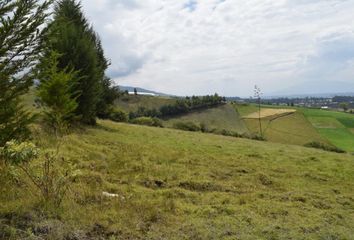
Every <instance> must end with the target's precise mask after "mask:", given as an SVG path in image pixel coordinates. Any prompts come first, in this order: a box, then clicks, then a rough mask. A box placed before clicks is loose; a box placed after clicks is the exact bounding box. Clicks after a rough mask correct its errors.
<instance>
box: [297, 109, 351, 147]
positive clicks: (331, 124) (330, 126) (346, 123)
mask: <svg viewBox="0 0 354 240" xmlns="http://www.w3.org/2000/svg"><path fill="white" fill-rule="evenodd" d="M301 111H302V112H303V113H304V115H305V116H306V118H307V119H308V120H309V121H310V122H311V124H312V125H313V126H314V127H315V128H316V129H317V130H318V132H319V133H320V134H321V135H322V136H323V137H325V138H326V139H328V140H329V141H330V142H331V143H333V144H334V145H336V146H337V147H339V148H342V149H344V150H347V151H350V152H354V134H353V131H352V128H353V127H354V115H353V114H348V113H342V112H333V111H325V110H319V109H301Z"/></svg>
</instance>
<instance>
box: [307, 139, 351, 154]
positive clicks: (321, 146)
mask: <svg viewBox="0 0 354 240" xmlns="http://www.w3.org/2000/svg"><path fill="white" fill-rule="evenodd" d="M304 146H305V147H310V148H318V149H322V150H325V151H329V152H336V153H345V151H344V150H342V149H340V148H338V147H335V146H330V145H327V144H323V143H320V142H315V141H314V142H309V143H306V144H305V145H304Z"/></svg>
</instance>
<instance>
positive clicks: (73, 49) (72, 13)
mask: <svg viewBox="0 0 354 240" xmlns="http://www.w3.org/2000/svg"><path fill="white" fill-rule="evenodd" d="M48 29H49V33H50V34H49V37H48V38H47V40H46V45H47V47H48V49H50V51H56V52H58V53H60V54H61V56H60V57H59V59H58V61H59V64H58V68H59V69H65V68H67V67H70V68H72V69H74V70H75V71H78V75H79V77H78V78H77V79H78V82H77V84H75V85H74V88H73V89H72V91H73V92H80V96H79V98H78V99H77V101H78V108H77V110H76V114H77V115H79V116H81V121H82V122H83V123H86V124H95V119H96V115H97V107H98V103H99V102H100V98H101V97H102V91H103V90H102V88H103V81H104V72H105V70H106V69H107V67H108V61H107V60H106V59H105V57H104V54H103V49H102V47H101V42H100V39H99V37H98V35H97V34H96V33H95V32H94V30H93V29H92V27H90V25H89V23H88V21H87V19H86V18H85V16H84V14H83V12H82V9H81V5H80V3H77V2H76V1H75V0H60V1H59V2H57V4H56V5H55V8H54V20H53V22H52V23H51V24H50V25H49V27H48ZM43 59H46V58H45V57H44V58H43Z"/></svg>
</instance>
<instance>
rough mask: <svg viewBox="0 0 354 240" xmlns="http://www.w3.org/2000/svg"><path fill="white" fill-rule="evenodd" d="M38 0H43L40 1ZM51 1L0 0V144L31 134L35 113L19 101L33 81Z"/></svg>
mask: <svg viewBox="0 0 354 240" xmlns="http://www.w3.org/2000/svg"><path fill="white" fill-rule="evenodd" d="M39 2H42V3H41V4H40V3H39ZM49 5H50V2H49V1H44V2H43V1H38V0H2V1H0V89H1V90H0V146H3V145H4V144H5V143H6V142H7V141H10V140H12V139H17V140H22V139H24V138H26V137H28V135H29V130H28V127H27V126H28V124H29V123H30V122H31V120H32V117H31V116H30V114H29V113H27V112H26V111H25V110H24V109H23V106H22V105H21V102H20V97H21V95H23V94H25V93H26V92H27V91H28V89H29V87H30V86H31V85H32V82H33V75H32V74H31V73H32V71H31V69H32V67H33V65H34V63H35V60H36V58H37V56H38V53H39V52H40V47H39V46H40V41H41V38H42V37H43V35H44V34H45V31H44V30H40V29H42V28H41V25H42V24H43V23H44V21H45V19H46V17H47V16H48V13H47V11H46V10H47V9H48V7H49Z"/></svg>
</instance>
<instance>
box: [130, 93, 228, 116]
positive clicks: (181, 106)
mask: <svg viewBox="0 0 354 240" xmlns="http://www.w3.org/2000/svg"><path fill="white" fill-rule="evenodd" d="M224 102H225V98H224V97H220V96H219V95H218V94H215V95H210V96H209V95H207V96H201V97H198V96H193V97H186V98H179V99H177V100H176V101H175V102H174V103H173V104H166V105H162V106H161V107H160V108H159V109H157V108H150V109H149V108H146V107H144V106H140V107H139V108H138V110H137V111H135V112H134V111H131V112H130V113H129V118H130V119H133V118H137V117H165V118H166V117H171V116H174V115H179V114H184V113H188V112H191V111H193V110H198V109H204V108H211V107H214V106H218V105H220V104H222V103H224Z"/></svg>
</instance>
